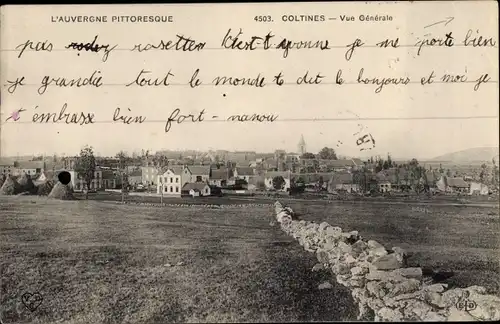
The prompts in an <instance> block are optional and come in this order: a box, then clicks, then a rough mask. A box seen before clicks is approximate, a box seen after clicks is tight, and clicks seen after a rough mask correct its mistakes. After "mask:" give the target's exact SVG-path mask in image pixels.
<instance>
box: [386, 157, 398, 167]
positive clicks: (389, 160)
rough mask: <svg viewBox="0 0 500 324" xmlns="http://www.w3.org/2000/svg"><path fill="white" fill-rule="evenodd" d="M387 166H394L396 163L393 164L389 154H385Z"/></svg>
mask: <svg viewBox="0 0 500 324" xmlns="http://www.w3.org/2000/svg"><path fill="white" fill-rule="evenodd" d="M387 164H388V166H389V168H392V167H395V166H396V163H394V161H393V160H392V158H391V155H390V154H387Z"/></svg>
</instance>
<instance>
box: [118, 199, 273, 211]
mask: <svg viewBox="0 0 500 324" xmlns="http://www.w3.org/2000/svg"><path fill="white" fill-rule="evenodd" d="M116 204H119V205H139V206H148V207H186V208H201V207H203V208H210V209H231V208H234V209H238V208H242V207H248V208H250V207H272V205H273V204H272V203H269V204H251V203H249V204H227V205H224V204H222V205H215V204H170V203H163V204H159V203H149V202H141V201H123V202H122V201H117V202H116Z"/></svg>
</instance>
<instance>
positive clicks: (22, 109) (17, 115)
mask: <svg viewBox="0 0 500 324" xmlns="http://www.w3.org/2000/svg"><path fill="white" fill-rule="evenodd" d="M23 111H26V109H24V108H21V109H19V110H16V111H14V112H13V113H12V114H11V115H10V116H9V117H8V118H7V119H5V121H8V120H10V119H12V120H13V121H18V120H19V119H20V118H21V117H20V116H19V115H20V114H21V112H23Z"/></svg>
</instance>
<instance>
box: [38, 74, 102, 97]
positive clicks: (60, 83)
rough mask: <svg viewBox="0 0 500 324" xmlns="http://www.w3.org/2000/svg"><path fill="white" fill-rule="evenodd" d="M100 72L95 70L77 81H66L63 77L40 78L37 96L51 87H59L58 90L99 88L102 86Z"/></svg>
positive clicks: (47, 76)
mask: <svg viewBox="0 0 500 324" xmlns="http://www.w3.org/2000/svg"><path fill="white" fill-rule="evenodd" d="M100 74H101V71H99V70H95V71H94V72H92V74H91V75H90V77H85V78H82V77H79V78H77V79H74V78H73V79H67V78H64V77H56V78H54V77H51V76H49V75H46V76H44V77H43V78H42V81H41V86H40V87H39V88H38V94H40V95H43V94H44V93H45V92H46V91H47V88H48V87H49V86H51V85H54V86H57V87H60V88H66V87H69V88H71V87H77V88H81V87H85V86H91V87H96V88H99V87H101V86H102V85H103V82H102V76H101V75H100Z"/></svg>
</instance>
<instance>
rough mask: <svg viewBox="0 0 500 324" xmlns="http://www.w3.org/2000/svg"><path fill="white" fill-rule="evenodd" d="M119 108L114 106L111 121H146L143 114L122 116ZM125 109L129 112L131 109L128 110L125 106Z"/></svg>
mask: <svg viewBox="0 0 500 324" xmlns="http://www.w3.org/2000/svg"><path fill="white" fill-rule="evenodd" d="M120 110H121V109H120V108H119V107H118V108H116V109H115V112H114V114H113V121H115V122H116V121H121V122H123V123H124V124H127V125H130V124H142V123H144V121H146V117H144V116H135V117H131V116H122V115H120ZM127 110H128V111H129V112H132V110H130V108H127Z"/></svg>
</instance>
